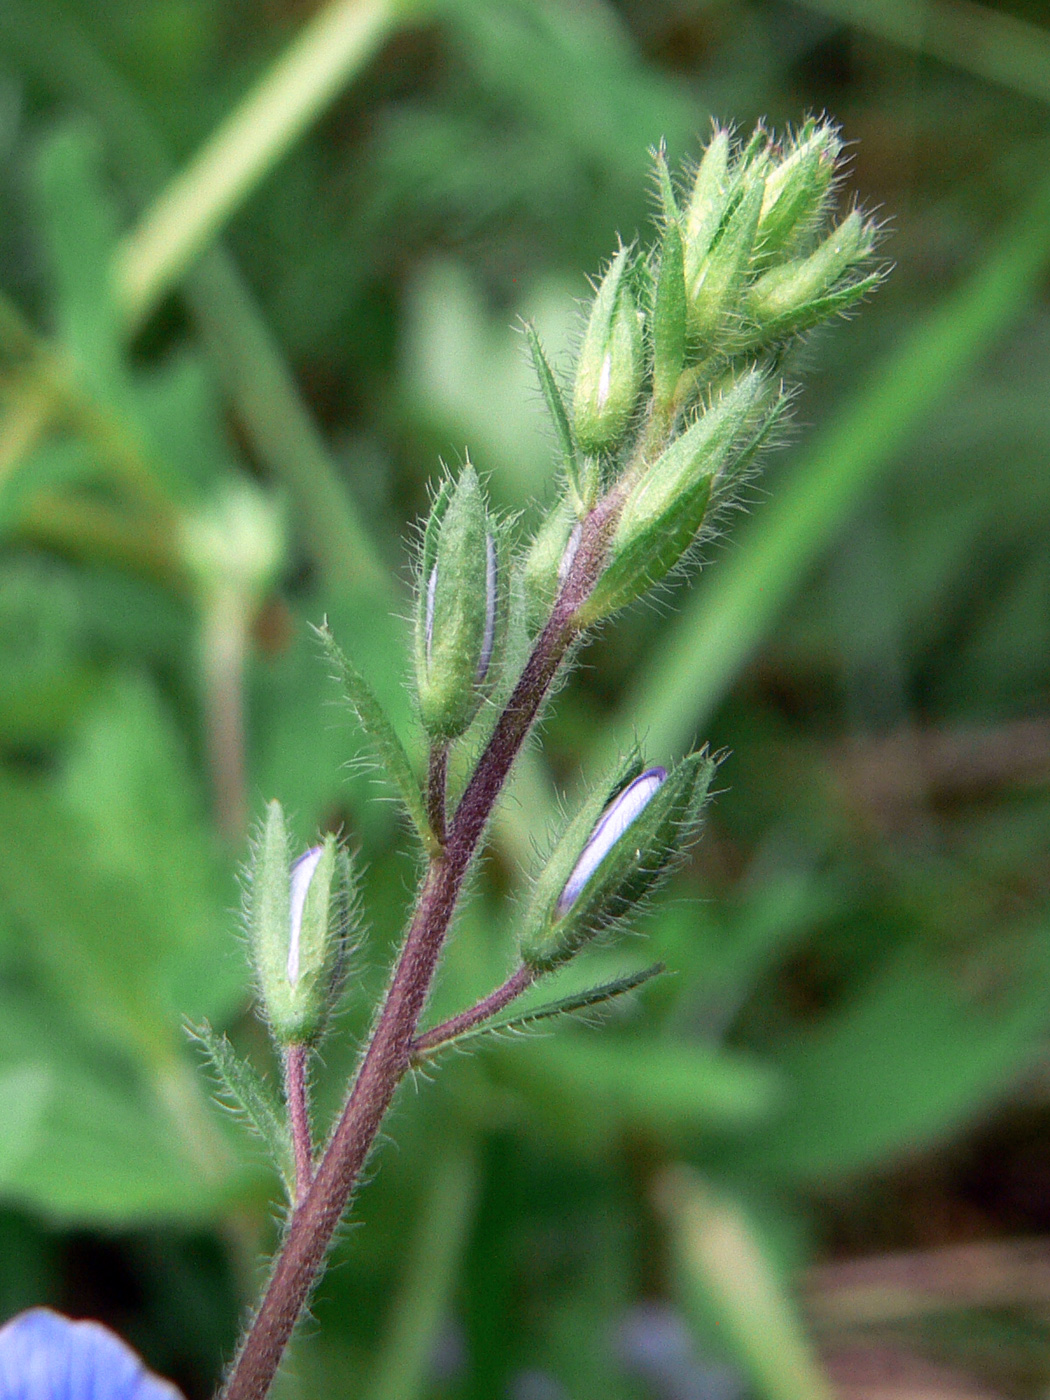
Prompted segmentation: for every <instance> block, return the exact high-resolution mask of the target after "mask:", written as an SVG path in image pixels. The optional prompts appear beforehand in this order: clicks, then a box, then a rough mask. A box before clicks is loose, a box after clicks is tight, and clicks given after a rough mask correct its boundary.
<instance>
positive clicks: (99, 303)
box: [37, 125, 127, 401]
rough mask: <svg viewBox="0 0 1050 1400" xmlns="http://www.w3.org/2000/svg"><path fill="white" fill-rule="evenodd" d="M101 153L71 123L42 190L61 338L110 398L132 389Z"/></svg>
mask: <svg viewBox="0 0 1050 1400" xmlns="http://www.w3.org/2000/svg"><path fill="white" fill-rule="evenodd" d="M100 164H101V148H100V145H99V143H98V142H97V141H96V140H94V139H93V137H92V135H91V133H90V131H89V130H87V129H86V128H85V127H82V126H76V125H68V126H64V127H61V128H59V130H58V131H56V132H54V133H53V134H52V135H51V136H50V137H49V138H48V139H47V140H46V141H45V143H44V144H43V146H42V147H41V149H40V153H39V156H38V160H37V185H38V188H39V191H40V202H41V204H42V206H43V212H44V215H45V234H46V237H47V242H48V251H49V253H50V257H51V271H52V274H53V277H54V283H55V294H56V314H57V321H58V333H59V339H60V341H61V343H62V345H63V348H64V349H65V350H66V351H67V353H68V354H69V355H70V356H71V357H72V360H73V362H74V364H75V365H76V367H77V376H78V379H79V382H80V383H81V384H83V385H84V386H86V387H88V388H90V390H91V391H92V392H93V393H95V394H97V395H99V396H100V397H101V398H103V399H106V400H111V401H112V400H114V399H118V398H120V397H122V396H123V395H124V393H125V391H126V388H127V375H126V370H125V367H124V361H123V352H122V346H121V338H122V337H121V330H120V322H119V318H118V316H117V311H116V307H115V304H114V300H113V290H112V283H111V280H110V257H111V255H112V251H113V247H114V243H115V240H116V217H115V215H114V212H113V209H112V205H111V202H110V199H109V197H108V194H107V192H106V190H105V189H104V187H103V183H102V179H101V174H100Z"/></svg>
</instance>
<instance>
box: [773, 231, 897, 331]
mask: <svg viewBox="0 0 1050 1400" xmlns="http://www.w3.org/2000/svg"><path fill="white" fill-rule="evenodd" d="M874 244H875V230H874V228H873V226H872V225H871V224H869V223H866V222H865V220H864V217H863V216H862V215H861V214H860V212H859V211H858V210H854V211H853V213H852V214H850V215H849V217H848V218H846V219H845V220H843V222H842V223H841V224H839V226H838V228H836V229H834V230H833V231H832V232H831V233H830V234H829V235H828V237H827V238H825V239H824V241H823V243H821V244H820V245H819V247H818V248H817V249H816V251H815V252H813V253H811V254H810V255H809V257H806V258H797V259H795V260H794V261H792V262H787V263H784V264H782V265H781V266H780V267H774V268H771V269H770V271H769V272H766V273H763V275H762V276H761V277H759V278H758V280H757V281H756V282H755V283H754V285H753V286H752V287H751V289H750V292H749V294H748V299H747V313H748V316H749V318H750V319H751V320H752V321H753V322H754V324H755V326H756V328H757V330H758V332H759V335H760V336H761V338H762V339H763V340H769V339H774V338H777V337H780V336H783V335H791V334H794V333H795V332H796V331H800V330H805V329H807V328H808V327H809V326H812V325H815V324H816V322H817V321H822V320H824V319H825V318H826V317H828V316H830V315H832V314H833V313H834V312H836V311H845V310H847V309H848V308H849V307H850V306H851V305H853V303H854V302H856V301H858V300H859V299H860V297H862V296H863V295H864V293H865V292H867V291H868V290H869V289H870V288H871V286H873V285H874V283H875V282H877V281H878V274H873V275H872V276H870V277H866V278H860V279H855V280H854V281H852V282H850V281H849V280H848V276H849V273H850V272H851V271H852V270H853V269H855V268H856V267H857V266H858V264H860V263H862V262H863V261H864V259H865V258H867V257H868V256H869V255H870V253H871V250H872V248H873V247H874Z"/></svg>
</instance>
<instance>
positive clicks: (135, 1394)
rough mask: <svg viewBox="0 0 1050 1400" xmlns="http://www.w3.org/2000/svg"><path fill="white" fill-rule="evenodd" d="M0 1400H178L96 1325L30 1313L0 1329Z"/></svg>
mask: <svg viewBox="0 0 1050 1400" xmlns="http://www.w3.org/2000/svg"><path fill="white" fill-rule="evenodd" d="M0 1400H182V1398H181V1396H180V1394H179V1392H178V1391H177V1390H176V1389H175V1387H174V1386H173V1385H171V1384H170V1382H168V1381H165V1380H161V1378H160V1377H159V1376H155V1375H153V1373H152V1372H151V1371H147V1370H146V1367H145V1366H144V1365H143V1363H142V1361H141V1359H140V1358H139V1357H138V1356H137V1355H136V1354H135V1352H133V1351H132V1350H131V1348H130V1347H129V1346H128V1345H127V1343H126V1342H122V1341H121V1340H120V1338H119V1337H118V1336H116V1334H115V1333H113V1332H111V1331H110V1330H109V1328H108V1327H103V1326H102V1324H101V1323H99V1322H72V1321H70V1319H69V1318H68V1317H62V1316H61V1315H60V1314H59V1313H56V1312H52V1311H51V1310H50V1309H49V1308H31V1309H30V1310H29V1312H24V1313H19V1315H18V1316H17V1317H14V1318H12V1319H11V1321H10V1322H8V1323H7V1324H6V1326H4V1327H0Z"/></svg>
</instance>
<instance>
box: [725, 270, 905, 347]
mask: <svg viewBox="0 0 1050 1400" xmlns="http://www.w3.org/2000/svg"><path fill="white" fill-rule="evenodd" d="M883 275H884V274H883V273H881V272H870V273H869V274H868V275H867V277H860V278H858V279H857V280H856V281H855V282H850V283H848V284H847V285H846V286H845V287H840V288H839V289H838V291H835V292H830V293H829V294H828V295H827V296H823V297H817V298H816V299H815V300H814V301H810V302H807V303H806V305H805V306H804V307H802V308H801V309H800V310H798V311H796V312H794V313H792V314H786V315H783V316H779V317H774V318H772V319H770V320H767V321H765V322H764V323H763V326H762V330H761V333H760V335H759V336H756V338H755V340H754V341H753V342H752V343H753V344H755V345H758V344H759V343H761V344H762V345H769V344H772V343H773V342H774V341H777V340H786V339H788V338H789V337H790V336H794V335H801V334H802V333H803V332H804V331H810V330H813V329H814V328H815V327H816V326H819V325H822V324H823V322H825V321H829V320H831V318H832V317H833V316H841V315H844V314H845V313H846V312H848V311H852V309H853V308H854V307H855V306H856V305H857V304H858V303H859V302H861V301H863V300H864V298H865V297H866V296H867V295H868V294H869V293H870V292H873V291H874V290H875V288H876V287H877V286H879V284H880V283H881V282H882V280H883Z"/></svg>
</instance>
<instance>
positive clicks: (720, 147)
mask: <svg viewBox="0 0 1050 1400" xmlns="http://www.w3.org/2000/svg"><path fill="white" fill-rule="evenodd" d="M729 155H730V139H729V132H728V131H726V130H725V129H724V128H721V127H720V128H718V129H717V130H716V131H715V134H714V136H712V138H711V140H710V141H709V142H708V143H707V146H706V148H705V150H704V154H703V157H702V159H701V161H700V165H699V168H698V169H697V172H696V179H695V181H694V182H693V190H692V194H691V195H690V197H689V203H688V204H687V205H686V207H685V213H684V215H683V221H682V222H683V228H684V233H685V242H686V250H687V252H686V270H687V272H688V273H689V274H690V276H692V275H693V274H695V272H696V269H697V268H698V267H699V265H700V263H701V262H702V260H703V259H704V258H705V257H706V256H707V253H708V251H709V250H710V247H711V244H712V243H713V242H714V237H715V234H716V233H717V232H718V230H719V227H720V226H721V223H722V220H723V218H724V217H725V212H726V204H727V203H728V200H729V189H730V178H729Z"/></svg>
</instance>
